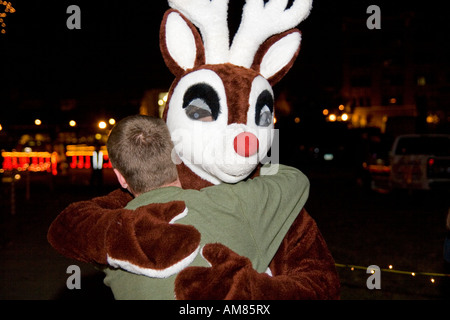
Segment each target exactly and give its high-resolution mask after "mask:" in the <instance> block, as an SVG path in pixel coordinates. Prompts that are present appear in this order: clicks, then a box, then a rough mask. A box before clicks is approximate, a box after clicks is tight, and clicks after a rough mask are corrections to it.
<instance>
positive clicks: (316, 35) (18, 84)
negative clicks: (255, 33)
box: [0, 0, 442, 123]
mask: <svg viewBox="0 0 450 320" xmlns="http://www.w3.org/2000/svg"><path fill="white" fill-rule="evenodd" d="M231 2H232V5H231V9H230V17H229V20H230V29H231V30H235V29H236V28H237V23H236V22H238V21H239V20H238V19H239V18H240V14H241V12H240V8H239V6H242V4H243V3H244V1H243V0H232V1H231ZM392 2H394V1H365V0H364V1H361V0H344V1H331V0H320V1H319V0H316V1H315V2H314V3H313V10H312V12H311V15H310V16H309V17H308V18H307V20H305V21H304V22H303V23H301V24H300V26H299V29H301V30H302V32H303V41H302V49H301V53H300V56H299V58H298V60H297V61H296V63H295V65H294V67H293V69H292V70H291V71H290V72H289V74H288V75H287V76H286V77H285V79H283V80H282V81H281V82H280V83H279V84H278V85H277V87H276V88H275V89H276V90H281V89H282V88H284V87H292V86H294V85H296V84H301V87H302V88H304V96H305V97H306V98H307V99H314V97H316V98H317V99H319V100H320V96H322V90H323V88H325V87H330V86H331V87H338V86H339V81H340V72H341V60H340V59H341V55H340V52H341V50H342V42H341V39H340V37H341V29H342V27H341V26H342V19H343V17H356V18H362V19H363V22H364V21H365V20H364V19H366V18H367V17H368V14H367V13H366V8H367V7H368V5H370V4H378V5H379V6H380V8H381V10H382V18H383V15H384V14H386V13H387V14H390V15H392V14H395V13H396V12H402V11H405V10H413V11H417V12H419V13H420V14H423V15H428V14H429V12H431V13H433V14H436V15H442V11H440V10H439V9H438V8H437V7H436V8H434V7H432V6H430V5H429V6H428V7H427V8H422V7H420V8H419V9H420V10H417V9H416V7H418V6H417V5H415V4H414V3H412V2H410V1H408V2H407V1H395V5H394V4H392ZM428 3H430V2H428ZM428 3H427V4H428ZM431 3H432V2H431ZM436 3H438V2H436ZM11 4H12V5H13V7H14V8H15V9H16V12H15V13H13V14H8V15H7V17H6V18H4V21H5V23H6V28H5V29H6V33H5V34H3V35H0V61H1V62H2V63H1V67H0V68H1V69H0V77H1V78H0V84H1V85H0V112H1V113H0V120H1V121H0V122H3V123H5V122H14V123H27V122H29V121H30V119H34V118H35V117H37V116H38V114H39V113H41V114H45V115H46V117H49V118H50V117H52V115H55V114H56V113H58V112H59V111H60V109H61V105H62V102H61V101H66V100H70V99H75V100H77V106H76V112H78V113H81V114H84V115H86V116H88V115H90V114H91V113H92V112H94V113H108V114H111V115H112V116H114V113H115V114H116V115H117V116H119V117H120V116H122V115H125V114H129V113H135V112H137V111H138V107H139V104H140V99H141V98H142V95H143V93H144V91H145V90H147V89H151V88H163V89H166V88H168V87H169V86H170V83H171V82H172V80H173V76H172V75H171V74H170V72H169V71H168V69H167V68H166V66H165V65H164V62H163V59H162V57H161V54H160V51H159V38H158V36H159V27H160V22H161V19H162V16H163V14H164V12H165V10H167V9H168V5H167V3H166V1H164V0H158V1H155V0H153V1H104V0H102V1H55V0H53V1H11ZM71 4H76V5H78V6H79V7H80V9H81V30H69V29H68V28H67V27H66V20H67V18H68V17H69V16H70V14H67V13H66V9H67V7H68V6H69V5H71ZM1 9H3V7H1ZM432 20H434V21H436V20H439V19H436V17H433V19H432ZM361 28H366V26H365V24H364V23H363V24H362V25H361ZM387 31H388V30H387ZM374 32H376V31H374ZM384 32H386V30H384ZM431 36H436V35H435V34H433V35H431ZM301 94H302V93H301V92H300V95H301ZM320 103H322V101H317V102H316V104H317V105H319V104H320ZM74 112H75V111H74ZM41 117H42V116H41Z"/></svg>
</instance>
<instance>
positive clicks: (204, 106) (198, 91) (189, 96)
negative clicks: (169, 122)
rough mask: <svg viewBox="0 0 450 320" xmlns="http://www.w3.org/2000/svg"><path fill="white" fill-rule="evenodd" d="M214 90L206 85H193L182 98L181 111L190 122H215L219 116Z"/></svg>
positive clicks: (218, 104) (216, 96) (217, 100)
mask: <svg viewBox="0 0 450 320" xmlns="http://www.w3.org/2000/svg"><path fill="white" fill-rule="evenodd" d="M219 101H220V99H219V95H218V94H217V92H216V90H214V88H213V87H211V86H210V85H209V84H206V83H198V84H195V85H193V86H191V87H189V89H187V90H186V93H185V94H184V96H183V109H185V112H186V115H187V116H188V117H189V118H190V119H192V120H200V121H215V120H217V117H218V116H219V114H220V102H219Z"/></svg>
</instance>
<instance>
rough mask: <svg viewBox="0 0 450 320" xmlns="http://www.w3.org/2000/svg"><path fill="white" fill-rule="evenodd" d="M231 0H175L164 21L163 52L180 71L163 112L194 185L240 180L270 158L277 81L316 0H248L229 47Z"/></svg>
mask: <svg viewBox="0 0 450 320" xmlns="http://www.w3.org/2000/svg"><path fill="white" fill-rule="evenodd" d="M228 1H229V0H169V5H170V6H171V7H172V9H170V10H168V11H167V12H166V14H165V15H164V19H163V21H162V26H161V32H160V46H161V52H162V54H163V57H164V60H165V62H166V64H167V66H168V68H169V69H170V71H171V72H172V73H173V74H174V75H175V77H176V79H175V81H174V82H173V84H172V87H171V89H170V92H169V96H168V101H167V108H166V110H165V113H164V117H165V119H166V122H167V125H168V127H169V130H170V132H171V135H172V140H173V141H174V144H175V151H176V153H177V154H178V156H179V158H180V159H181V161H182V163H180V166H179V171H180V176H181V180H182V182H183V186H184V187H188V188H197V189H198V188H201V187H204V186H205V185H211V184H219V183H222V182H226V183H234V182H238V181H240V180H242V179H244V178H246V177H247V176H249V175H250V174H251V173H252V172H253V171H254V170H255V168H256V167H257V165H258V163H260V162H261V160H262V159H263V158H264V157H266V155H267V152H268V150H269V149H270V147H271V145H272V141H273V136H274V94H273V90H272V86H273V85H274V84H276V83H277V82H278V81H280V80H281V78H282V77H283V76H284V75H285V74H286V73H287V72H288V70H289V69H290V68H291V66H292V64H293V63H294V61H295V59H296V57H297V55H298V52H299V50H300V41H301V34H300V31H298V30H297V29H295V28H294V27H295V26H296V25H298V24H299V23H300V22H301V21H302V20H303V19H305V18H306V16H307V15H308V14H309V11H310V9H311V2H312V0H296V1H294V2H293V3H292V5H291V6H290V7H288V4H289V1H288V0H270V1H263V0H247V1H246V4H245V6H244V8H243V14H242V20H241V24H240V27H239V29H238V31H237V33H236V35H235V36H234V39H233V42H232V44H231V46H230V41H229V31H228V22H227V20H228V19H227V9H228ZM197 28H198V30H200V33H199V32H198V31H197Z"/></svg>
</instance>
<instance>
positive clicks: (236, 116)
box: [48, 0, 339, 299]
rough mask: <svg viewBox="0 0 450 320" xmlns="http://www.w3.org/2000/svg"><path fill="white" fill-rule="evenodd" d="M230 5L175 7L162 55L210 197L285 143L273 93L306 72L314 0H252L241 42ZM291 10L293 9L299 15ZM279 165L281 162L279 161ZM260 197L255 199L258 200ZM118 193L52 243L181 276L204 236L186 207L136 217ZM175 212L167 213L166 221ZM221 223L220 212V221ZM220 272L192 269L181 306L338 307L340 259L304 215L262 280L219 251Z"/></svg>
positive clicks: (193, 165)
mask: <svg viewBox="0 0 450 320" xmlns="http://www.w3.org/2000/svg"><path fill="white" fill-rule="evenodd" d="M228 2H229V0H169V5H170V7H171V9H169V10H168V11H167V12H166V13H165V15H164V18H163V21H162V24H161V31H160V47H161V52H162V55H163V57H164V61H165V62H166V65H167V67H168V68H169V69H170V71H171V72H172V73H173V74H174V75H175V77H176V78H175V80H174V82H173V83H172V86H171V88H170V91H169V95H168V101H167V107H166V110H165V112H164V119H165V120H166V123H167V125H168V128H169V131H170V133H171V136H172V140H173V142H174V145H175V151H176V154H177V156H178V158H177V159H178V160H181V161H178V172H179V176H180V181H181V183H182V185H183V188H191V189H197V190H198V189H201V188H204V187H206V186H211V185H216V184H220V183H236V182H238V181H241V180H244V179H249V178H252V177H254V176H256V175H259V174H264V173H263V172H261V171H262V169H263V168H262V167H261V166H260V163H261V162H264V159H265V158H266V159H267V154H268V152H269V150H270V148H271V146H272V141H273V136H274V121H273V119H274V95H273V90H272V86H273V85H274V84H276V83H277V82H278V81H280V80H281V79H282V78H283V76H284V75H285V74H286V73H287V72H288V70H289V69H290V67H291V66H292V64H293V63H294V61H295V59H296V57H297V55H298V52H299V50H300V41H301V34H300V31H299V30H297V29H295V27H296V26H297V25H298V24H299V23H300V22H301V21H302V20H303V19H305V18H306V17H307V16H308V14H309V11H310V9H311V5H312V4H311V2H312V0H295V1H294V2H292V1H291V2H292V3H291V2H289V1H288V0H270V1H263V0H247V1H246V4H245V5H244V7H243V13H242V20H241V23H240V26H239V29H238V31H237V32H236V35H235V36H234V38H233V41H232V43H231V44H230V40H229V30H228V24H227V16H228ZM289 5H290V6H289ZM273 165H275V164H273ZM257 196H258V195H255V197H257ZM130 200H131V196H130V195H129V194H128V193H127V192H125V191H124V190H121V189H118V190H115V191H113V192H111V193H110V194H108V195H106V196H103V197H98V198H94V199H92V200H89V201H81V202H77V203H73V204H71V205H70V206H68V207H67V208H66V209H65V210H64V211H63V212H61V214H60V215H59V216H58V217H57V218H56V219H55V221H54V222H53V223H52V225H51V226H50V229H49V232H48V240H49V242H50V243H51V244H52V246H53V247H54V248H55V249H56V250H58V251H59V252H60V253H61V254H63V255H65V256H67V257H70V258H73V259H76V260H79V261H84V262H89V263H95V264H101V265H107V264H110V265H111V264H112V263H111V261H114V265H115V266H119V267H121V268H123V269H125V270H128V271H130V272H135V273H141V274H145V270H170V268H172V267H173V266H174V265H179V262H180V261H183V259H185V258H186V257H189V256H190V255H191V254H192V253H193V252H195V251H196V250H197V248H198V245H199V238H200V236H199V233H198V232H197V231H196V229H195V228H194V227H192V226H188V225H181V224H174V223H171V221H170V220H171V218H173V215H171V214H170V212H176V211H177V210H182V209H183V205H182V204H179V203H176V202H174V203H169V204H165V205H148V206H144V207H140V208H138V209H136V210H134V211H132V210H127V209H124V206H125V205H126V204H127V203H128V202H129V201H130ZM164 212H166V213H168V214H162V213H164ZM212 214H214V213H212ZM203 255H204V257H205V258H206V259H207V260H208V261H209V262H210V264H211V267H209V268H203V267H201V268H200V267H188V268H182V270H181V271H180V272H179V273H178V275H177V278H176V285H175V293H176V297H177V298H178V299H338V298H339V280H338V277H337V273H336V269H335V265H334V260H333V258H332V257H331V254H330V252H329V250H328V248H327V246H326V244H325V241H324V239H323V238H322V235H321V234H320V232H319V230H318V228H317V225H316V223H315V222H314V220H313V219H312V218H311V217H310V215H309V214H308V213H307V212H306V211H305V209H302V210H301V211H300V212H299V214H298V216H297V218H296V220H295V221H294V223H293V224H292V225H291V227H290V229H289V231H288V233H287V234H286V236H285V238H284V240H283V241H282V243H281V245H280V247H279V249H278V251H277V253H276V254H275V256H274V257H273V259H272V262H271V263H270V266H269V268H270V272H267V273H258V272H257V271H256V270H254V269H253V268H252V265H251V263H250V262H249V260H248V259H246V258H245V257H241V256H239V255H238V254H236V253H235V252H233V251H231V250H230V249H229V248H227V247H225V246H222V245H219V244H208V245H206V246H205V248H204V249H203Z"/></svg>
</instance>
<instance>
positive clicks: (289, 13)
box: [229, 0, 312, 68]
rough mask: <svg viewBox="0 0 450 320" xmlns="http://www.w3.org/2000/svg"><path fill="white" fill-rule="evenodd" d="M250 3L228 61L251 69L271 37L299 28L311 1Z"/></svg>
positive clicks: (248, 0)
mask: <svg viewBox="0 0 450 320" xmlns="http://www.w3.org/2000/svg"><path fill="white" fill-rule="evenodd" d="M287 5H288V0H270V1H269V2H267V3H266V4H264V1H263V0H247V1H246V4H245V6H244V9H243V14H242V21H241V25H240V27H239V30H238V32H237V33H236V36H235V37H234V40H233V44H232V46H231V49H230V59H229V62H231V63H233V64H235V65H239V66H243V67H246V68H249V67H250V66H251V65H252V62H253V58H254V56H255V54H256V52H257V50H258V48H259V46H260V45H261V44H262V43H263V42H264V41H265V40H267V39H268V38H269V37H271V36H272V35H275V34H278V33H281V32H284V31H287V30H289V29H292V28H294V27H296V26H297V25H298V24H299V23H300V22H301V21H303V20H304V19H305V18H306V17H307V16H308V14H309V11H310V10H311V6H312V0H295V1H294V3H293V4H292V6H291V7H290V8H288V9H286V8H287Z"/></svg>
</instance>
